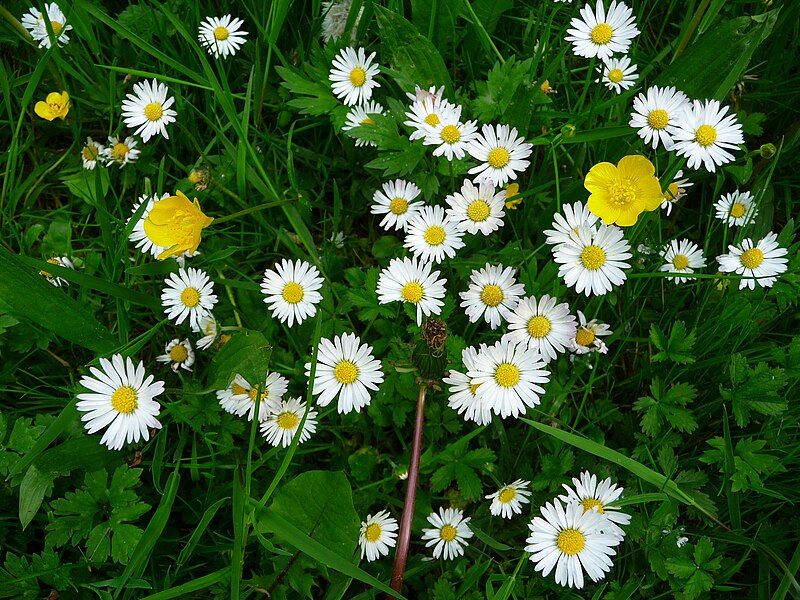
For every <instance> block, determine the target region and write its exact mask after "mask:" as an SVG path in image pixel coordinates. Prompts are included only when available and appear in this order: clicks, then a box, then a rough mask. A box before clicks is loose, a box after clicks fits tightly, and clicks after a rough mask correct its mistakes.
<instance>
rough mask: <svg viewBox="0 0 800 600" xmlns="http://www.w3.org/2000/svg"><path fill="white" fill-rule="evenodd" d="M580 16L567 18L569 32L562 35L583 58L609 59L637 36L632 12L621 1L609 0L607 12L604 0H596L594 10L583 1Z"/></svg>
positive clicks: (625, 47) (623, 52)
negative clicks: (564, 35) (610, 0)
mask: <svg viewBox="0 0 800 600" xmlns="http://www.w3.org/2000/svg"><path fill="white" fill-rule="evenodd" d="M580 12H581V18H580V19H579V18H577V17H575V18H573V19H572V20H571V21H570V29H567V33H568V34H569V35H568V36H567V37H566V38H564V39H565V40H566V41H567V42H571V43H572V51H573V52H574V53H575V54H577V55H578V56H583V57H585V58H593V57H597V58H600V59H607V58H610V57H611V55H612V54H625V53H627V52H628V48H630V45H631V40H632V39H633V38H635V37H636V36H637V35H639V30H638V29H637V28H636V18H635V17H634V16H633V11H632V10H631V9H630V8H628V6H627V5H626V4H625V3H624V2H617V1H616V0H614V1H613V2H611V6H609V7H608V11H606V10H605V8H604V7H603V0H597V4H596V6H595V9H594V10H592V5H591V4H586V6H584V7H583V8H582V9H581V11H580Z"/></svg>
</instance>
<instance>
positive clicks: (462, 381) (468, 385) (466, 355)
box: [442, 344, 492, 425]
mask: <svg viewBox="0 0 800 600" xmlns="http://www.w3.org/2000/svg"><path fill="white" fill-rule="evenodd" d="M485 348H486V346H485V345H484V344H481V347H480V350H476V349H475V348H469V347H467V348H464V349H463V350H462V351H461V361H462V362H463V363H464V370H465V371H466V372H470V371H474V370H475V369H476V368H477V364H478V355H479V353H480V352H483V350H484V349H485ZM442 382H444V383H446V384H447V385H448V386H450V388H449V392H450V396H449V397H448V399H447V405H448V406H449V407H450V408H452V409H453V410H455V411H457V412H458V414H460V415H462V416H463V417H464V419H465V420H467V421H475V423H477V424H478V425H488V424H489V423H491V422H492V405H491V403H488V402H486V401H485V400H484V398H479V397H478V387H479V386H478V384H477V383H474V382H473V380H472V378H471V377H468V376H467V375H465V374H464V373H460V372H458V371H456V370H453V369H451V370H450V372H449V373H448V376H447V377H444V378H443V379H442Z"/></svg>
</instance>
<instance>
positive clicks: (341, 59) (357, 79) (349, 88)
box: [328, 47, 380, 106]
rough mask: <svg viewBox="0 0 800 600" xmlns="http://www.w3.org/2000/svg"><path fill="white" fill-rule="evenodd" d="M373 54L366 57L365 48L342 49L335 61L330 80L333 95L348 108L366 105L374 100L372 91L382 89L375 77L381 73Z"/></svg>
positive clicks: (329, 76)
mask: <svg viewBox="0 0 800 600" xmlns="http://www.w3.org/2000/svg"><path fill="white" fill-rule="evenodd" d="M373 58H375V53H374V52H373V53H372V54H370V55H369V56H367V55H366V53H365V52H364V49H363V48H359V49H358V50H357V51H356V50H354V49H353V48H349V47H348V48H342V49H341V50H340V51H339V54H337V55H336V58H334V59H333V66H332V67H331V70H330V74H329V75H328V79H330V81H331V82H332V84H331V89H332V90H333V95H334V96H336V97H337V98H339V99H340V100H341V101H342V102H344V104H345V105H347V106H355V105H357V104H364V103H365V102H367V101H368V100H369V99H370V98H372V90H373V89H374V88H378V87H380V84H379V83H378V82H377V81H376V80H375V76H376V75H378V73H379V72H380V67H379V66H378V64H377V63H375V64H372V59H373Z"/></svg>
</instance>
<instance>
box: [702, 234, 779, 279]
mask: <svg viewBox="0 0 800 600" xmlns="http://www.w3.org/2000/svg"><path fill="white" fill-rule="evenodd" d="M787 254H788V250H786V248H782V247H781V246H780V245H779V244H778V236H777V235H775V233H774V232H770V233H768V234H767V235H766V236H765V237H764V238H763V239H761V240H760V241H759V242H758V243H755V244H754V243H753V240H751V239H750V238H746V239H745V240H743V241H742V243H741V244H739V245H738V246H728V254H722V255H721V256H718V257H717V262H719V270H720V271H722V272H723V273H736V274H737V275H741V276H742V279H741V281H740V282H739V289H740V290H741V289H743V288H746V287H748V288H750V289H751V290H754V289H756V284H758V285H760V286H761V287H772V285H773V284H774V283H775V281H776V280H777V279H778V275H780V274H781V273H785V272H786V268H787V264H788V262H789V261H788V260H787V259H786V258H785V256H786V255H787Z"/></svg>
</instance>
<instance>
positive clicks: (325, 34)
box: [321, 0, 364, 43]
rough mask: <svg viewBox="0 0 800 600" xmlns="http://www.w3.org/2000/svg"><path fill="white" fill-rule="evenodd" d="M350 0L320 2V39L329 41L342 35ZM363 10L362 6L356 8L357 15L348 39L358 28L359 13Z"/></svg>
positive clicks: (352, 37)
mask: <svg viewBox="0 0 800 600" xmlns="http://www.w3.org/2000/svg"><path fill="white" fill-rule="evenodd" d="M352 4H353V2H352V0H329V1H327V2H323V3H322V32H321V35H322V40H323V41H324V42H326V43H327V42H330V41H331V40H335V39H338V38H340V37H342V36H343V35H344V30H345V28H346V27H347V19H348V17H349V15H350V7H351V6H352ZM363 12H364V7H363V6H362V7H361V8H360V9H359V10H358V16H357V17H356V18H355V21H354V22H353V29H352V31H351V32H350V39H351V40H354V39H355V37H356V31H357V30H358V22H359V21H360V20H361V14H362V13H363Z"/></svg>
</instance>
